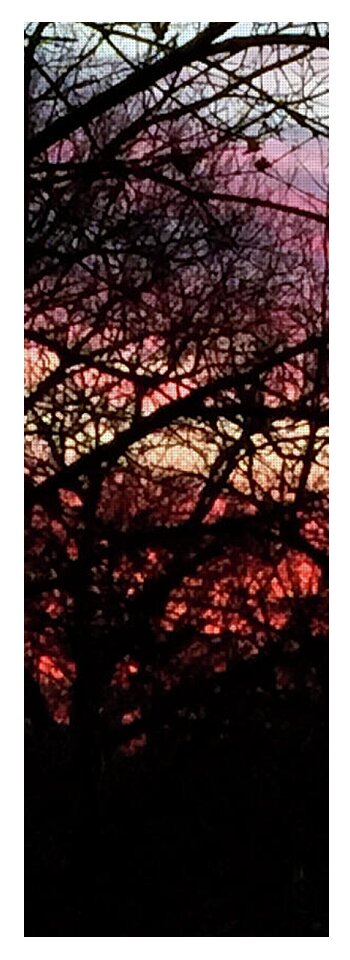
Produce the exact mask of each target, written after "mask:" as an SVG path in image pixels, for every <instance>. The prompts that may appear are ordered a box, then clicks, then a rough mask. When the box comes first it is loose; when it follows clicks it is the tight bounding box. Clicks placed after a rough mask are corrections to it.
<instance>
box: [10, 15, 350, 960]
mask: <svg viewBox="0 0 350 960" xmlns="http://www.w3.org/2000/svg"><path fill="white" fill-rule="evenodd" d="M25 6H27V5H25ZM47 6H48V5H47V3H45V4H44V3H43V2H40V3H33V4H32V5H31V9H30V12H29V18H30V17H32V18H33V16H34V15H35V16H38V14H40V13H41V12H45V13H47V12H48V11H47ZM49 6H50V13H51V14H52V5H49ZM306 6H307V7H308V11H307V13H306ZM311 6H312V7H313V8H314V9H313V16H314V18H315V20H318V21H320V20H326V21H327V20H329V19H330V17H329V11H327V10H325V9H324V7H325V4H323V3H322V4H306V3H305V2H304V3H302V4H301V3H294V4H293V5H292V8H291V6H290V5H288V11H287V13H286V18H287V17H288V16H290V15H291V13H292V14H294V17H295V18H296V15H297V14H298V13H299V14H300V16H299V17H298V18H297V19H299V20H300V21H301V22H303V21H306V20H308V19H311V14H310V12H309V10H310V7H311ZM54 7H55V9H56V12H57V19H58V20H60V21H70V20H71V16H72V12H73V7H74V12H75V13H76V12H77V10H80V12H82V13H83V14H84V15H85V16H86V15H87V14H88V11H89V9H91V11H92V13H96V12H98V13H99V14H103V16H102V17H101V19H106V20H113V17H114V15H115V13H116V12H119V11H118V9H116V4H115V2H114V3H113V4H112V3H99V5H98V8H96V3H90V2H89V3H87V2H85V3H84V4H75V3H72V2H70V3H66V2H65V0H62V2H60V3H59V4H55V5H54ZM117 7H118V4H117ZM146 9H147V14H148V16H153V18H154V19H155V20H156V19H160V15H162V16H165V15H167V16H170V19H172V20H178V19H181V17H182V16H184V17H185V18H186V19H188V18H189V15H191V17H190V19H191V20H196V19H197V18H198V19H204V18H205V15H207V19H208V20H209V18H210V17H212V16H213V15H214V14H215V16H216V17H218V14H220V15H222V17H223V20H224V19H225V16H227V15H228V13H231V12H234V14H235V15H236V14H237V12H238V11H237V9H236V8H235V9H234V10H232V9H231V4H228V3H222V2H216V3H215V7H214V5H210V4H207V3H203V2H198V0H197V2H196V3H188V2H186V3H184V2H182V0H179V2H177V3H176V4H164V3H160V2H157V3H149V5H148V6H147V8H146ZM7 11H8V12H7ZM128 11H130V12H131V13H132V15H133V16H138V17H140V16H141V13H143V14H145V4H144V3H142V4H141V3H129V4H128ZM242 12H243V14H244V20H245V21H246V20H247V18H248V16H249V18H250V19H251V20H260V19H261V14H262V13H264V14H265V18H266V20H274V19H281V4H280V3H279V4H278V5H277V4H271V3H267V4H266V5H263V9H262V4H261V3H253V4H249V3H245V4H244V7H243V11H242ZM157 14H158V17H157ZM267 14H270V16H269V17H268V16H266V15H267ZM26 19H28V10H27V9H25V10H24V11H23V16H22V11H21V10H18V9H16V8H15V7H14V5H11V7H10V6H8V5H7V4H6V5H5V7H4V11H3V15H2V57H1V68H2V70H3V77H2V83H1V86H0V89H1V91H2V111H1V121H2V137H1V144H2V146H1V163H2V175H1V178H0V184H1V191H2V198H1V200H2V204H1V213H2V216H1V232H0V238H1V242H2V251H1V254H2V255H1V261H0V262H1V264H5V268H4V270H3V273H2V302H1V307H2V309H1V321H2V334H3V337H2V355H3V362H2V367H1V377H0V382H1V389H2V391H3V396H2V402H1V406H0V409H1V411H2V422H1V430H2V434H1V441H2V442H1V450H2V453H3V458H2V468H1V470H0V477H1V484H2V490H1V499H0V503H1V506H2V527H1V529H2V532H3V537H2V544H1V546H2V549H1V551H0V556H1V561H2V565H3V569H2V570H1V580H0V583H1V585H4V590H3V601H2V616H1V627H2V629H1V637H2V648H3V662H2V670H3V673H2V677H3V681H2V689H1V711H2V712H1V722H0V730H1V734H2V751H1V773H2V778H1V779H2V786H1V793H0V797H1V802H2V810H1V817H0V824H1V827H2V837H1V847H0V849H1V854H2V855H1V867H2V871H3V876H2V880H3V887H2V898H1V914H2V924H1V926H2V930H1V934H0V936H1V943H2V944H3V955H4V956H6V957H7V956H9V955H12V954H13V953H17V951H18V952H19V955H20V956H25V957H27V956H28V957H33V958H34V957H35V958H38V960H39V958H41V957H42V958H44V957H45V960H46V957H47V955H48V954H49V955H50V956H53V957H55V956H56V955H57V957H58V955H59V953H61V950H62V948H60V947H59V946H58V947H56V948H55V947H52V946H51V947H50V946H49V943H48V941H49V940H51V939H61V938H48V937H31V938H27V939H25V940H24V939H23V928H22V916H23V897H22V888H23V880H22V848H23V830H22V819H23V818H22V795H23V779H22V767H23V763H22V756H23V748H22V736H23V734H22V731H23V723H22V710H23V707H22V633H23V617H22V591H21V584H22V569H23V554H22V529H23V514H22V508H21V506H20V504H22V478H21V476H22V352H23V348H22V300H23V296H22V288H23V283H22V276H23V272H22V263H23V261H22V229H21V228H22V209H23V190H22V181H23V170H22V167H23V164H22V155H23V146H22V140H23V135H22V122H21V118H22V116H23V103H22V101H23V93H22V91H23V72H22V29H23V22H24V20H26ZM185 22H186V20H185ZM349 26H350V22H349V16H348V15H346V14H345V15H344V14H342V13H340V11H339V17H338V18H337V19H336V20H334V21H333V22H332V19H331V82H332V91H333V92H332V95H331V107H332V109H331V118H332V139H331V320H332V323H331V331H332V335H331V399H332V405H331V406H332V416H331V446H332V450H333V458H332V473H331V493H332V509H331V520H332V524H331V557H332V562H331V718H332V723H331V785H332V786H331V931H330V938H329V939H328V938H327V939H326V943H325V944H324V946H323V947H322V945H319V947H318V948H314V949H318V952H319V954H320V955H321V956H322V955H325V953H327V954H328V951H329V949H331V951H332V952H333V950H335V953H336V956H339V957H343V956H344V957H345V956H346V955H349V944H350V938H349V928H348V909H349V907H348V901H349V887H350V881H349V872H350V849H349V818H350V803H349V800H350V797H349V744H348V735H347V729H348V723H347V721H348V713H347V706H348V702H349V699H350V687H349V684H350V669H349V643H350V635H349V634H350V631H349V629H348V624H349V610H348V605H349V598H350V584H349V572H348V571H350V564H349V557H348V552H349V547H348V544H349V541H350V536H349V534H350V530H349V515H348V503H349V493H348V488H349V461H350V456H349V439H348V437H349V433H350V427H349V417H350V404H349V391H348V389H347V388H348V384H349V377H350V373H349V364H350V338H349V325H350V315H349V314H350V312H349V305H348V301H349V291H348V282H349V281H348V277H349V273H350V264H349V252H348V248H349V225H350V215H349V214H350V211H349V196H348V194H349V187H348V185H349V158H350V150H349V139H350V137H349V97H350V84H349V59H350V48H349V36H350V31H349ZM20 598H21V599H20ZM62 939H65V940H67V941H70V940H72V941H73V939H76V938H70V937H64V938H62ZM77 939H78V940H79V941H88V940H98V941H99V946H98V950H99V951H100V950H102V951H103V954H104V956H106V957H109V956H111V957H112V956H113V957H114V956H115V955H116V953H117V952H118V954H121V955H122V956H123V958H124V957H125V958H126V960H128V958H129V956H130V957H132V956H133V955H134V951H135V952H136V951H137V946H136V945H135V946H134V943H133V941H136V940H137V939H139V938H136V937H104V938H102V937H79V938H77ZM102 939H104V940H105V941H106V946H105V947H102ZM140 939H141V940H142V941H143V943H142V947H140V948H139V949H141V950H142V954H146V955H149V957H150V958H151V957H152V958H153V957H155V956H157V955H159V957H161V956H163V954H164V951H166V952H167V954H168V956H169V957H175V956H177V955H178V953H181V954H182V953H183V951H185V953H187V951H188V955H189V954H190V952H191V953H192V954H193V952H195V953H196V952H197V950H198V953H199V954H200V955H201V954H202V951H203V952H204V954H205V953H206V951H208V956H209V954H211V952H212V949H213V947H210V946H208V947H207V946H206V945H205V943H203V942H202V941H207V940H208V941H209V940H215V941H217V940H222V941H223V946H222V947H221V948H220V946H218V945H217V947H216V948H215V950H219V952H220V953H221V954H222V956H226V955H227V956H229V955H230V954H231V952H232V951H235V950H236V951H237V950H238V948H237V947H236V948H235V947H233V946H232V947H230V946H229V944H228V943H227V941H228V940H231V939H232V938H226V937H223V938H219V937H208V938H203V937H194V938H186V937H179V938H175V937H167V938H163V937H146V938H143V937H142V938H140ZM175 939H178V940H179V941H181V945H179V946H178V947H177V946H176V945H175V944H173V942H171V944H170V943H168V944H165V940H168V941H173V940H175ZM235 939H240V940H242V939H244V940H247V939H251V938H242V937H241V938H235ZM260 939H261V938H260ZM280 939H282V938H279V937H277V938H276V937H266V938H264V940H266V941H269V942H268V945H267V946H266V947H264V946H263V945H260V947H259V948H258V950H259V954H260V953H262V956H263V957H264V955H266V956H268V957H269V958H270V957H271V956H274V955H276V957H277V955H278V956H280V953H281V949H282V950H284V953H285V956H286V957H287V958H288V957H289V956H290V957H291V956H292V953H293V960H294V953H295V947H293V946H291V947H288V946H285V947H284V948H283V947H281V944H280V942H279V941H280ZM288 939H298V940H300V938H294V937H292V938H288ZM301 939H303V940H304V939H308V938H301ZM314 939H316V938H314ZM117 940H118V941H119V946H117V944H116V942H115V941H117ZM146 940H148V941H150V946H149V947H147V946H146V942H145V941H146ZM190 940H195V941H196V946H194V945H193V946H192V945H191V944H190V943H189V941H190ZM30 941H35V946H34V947H32V946H31V945H30ZM39 941H41V942H42V944H43V946H42V947H40V945H39ZM275 941H277V943H276V946H274V942H275ZM158 943H159V946H158ZM187 943H188V945H187ZM346 943H348V948H346ZM22 944H23V945H24V947H22ZM107 944H108V946H107ZM129 944H130V945H129ZM66 949H67V948H66ZM83 949H84V952H85V953H86V951H87V953H88V955H89V953H90V951H91V955H92V954H93V953H95V952H96V948H94V947H87V944H86V943H85V947H84V948H83ZM250 949H254V948H250V947H249V946H248V945H247V946H244V945H242V944H241V945H240V947H239V950H238V955H239V956H240V957H245V956H247V955H248V954H249V951H250ZM74 950H76V948H75V947H74V945H72V947H69V948H68V952H69V954H71V955H72V956H73V951H74ZM299 950H300V948H299ZM309 952H310V948H309V949H308V948H307V946H306V947H304V946H302V947H301V953H302V955H303V954H305V956H306V955H307V954H309Z"/></svg>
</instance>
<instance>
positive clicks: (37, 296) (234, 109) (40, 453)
mask: <svg viewBox="0 0 350 960" xmlns="http://www.w3.org/2000/svg"><path fill="white" fill-rule="evenodd" d="M327 46H328V36H327V25H326V24H323V23H322V24H314V23H305V24H301V25H300V24H284V23H253V24H252V25H251V29H250V31H249V33H247V32H246V25H245V24H236V23H208V24H196V23H188V24H180V23H159V24H156V23H133V24H130V23H129V24H128V23H126V24H121V23H102V22H101V23H99V22H98V23H28V24H27V25H26V31H25V132H26V160H25V191H26V206H25V222H26V248H25V263H26V317H25V323H26V327H25V329H26V397H25V409H26V481H25V500H26V538H27V565H26V617H27V625H26V626H27V629H26V666H27V670H28V671H29V673H28V676H29V675H30V677H31V685H32V687H33V686H34V685H35V682H37V683H38V684H39V685H40V687H41V690H42V692H43V693H44V694H45V696H46V697H47V700H48V703H49V707H50V710H51V712H52V713H53V715H54V716H55V717H56V719H57V720H63V721H64V722H67V721H68V720H69V721H70V729H71V731H72V736H73V738H74V742H75V745H76V751H77V752H76V754H75V756H76V758H77V761H76V762H77V764H78V767H77V769H79V776H80V777H81V782H82V783H84V795H85V797H86V796H87V795H88V792H89V787H88V784H90V789H91V791H92V793H94V790H95V792H96V789H97V784H98V783H99V778H100V775H101V771H103V769H104V763H105V760H104V757H105V756H106V755H107V753H108V751H109V753H108V755H109V754H110V753H112V754H115V751H118V750H120V751H122V752H123V751H124V752H125V751H126V752H129V753H131V752H132V751H133V750H137V749H138V748H140V747H141V748H142V747H145V746H148V748H149V749H150V750H152V749H154V750H158V749H160V744H161V743H163V742H165V741H166V742H169V743H170V740H171V737H175V738H176V737H178V738H180V739H181V738H183V739H186V738H190V739H192V738H193V737H194V736H196V735H197V734H196V732H195V731H197V733H198V729H199V728H200V729H201V730H202V735H203V731H204V730H205V731H206V732H205V734H204V736H205V737H206V738H207V739H208V742H209V740H210V737H211V736H212V731H213V730H217V731H218V735H220V736H226V732H227V731H226V732H225V730H226V728H225V724H226V725H227V724H228V723H229V720H228V719H227V718H228V716H229V714H227V713H226V714H225V710H226V707H224V706H223V705H224V703H225V702H226V701H225V696H226V694H225V689H226V687H225V684H226V685H227V684H228V688H227V690H228V691H229V690H231V693H232V689H233V688H234V689H235V690H236V694H235V697H236V704H238V703H239V697H240V696H241V695H242V694H241V693H240V691H245V692H246V691H247V689H248V688H249V687H251V688H252V689H253V688H254V689H255V690H256V689H257V688H259V689H262V690H265V692H267V691H268V690H276V689H277V690H284V689H295V688H297V689H298V690H304V691H305V690H306V689H307V690H309V692H310V696H311V697H313V698H314V699H316V700H317V697H318V696H319V695H320V693H319V692H320V689H321V687H322V690H323V689H324V680H325V676H326V666H325V664H326V660H325V655H324V653H323V650H324V640H325V638H326V635H327V625H326V617H327V606H326V586H327V528H326V525H327V474H326V468H327V461H326V450H327V423H328V408H327V331H328V316H327V182H326V180H327V178H326V173H327V149H326V134H327V126H326V124H327V120H326V109H327V96H326V83H327ZM218 682H219V684H220V690H221V701H220V702H221V707H220V711H219V714H218V707H217V703H218V698H217V696H216V694H215V690H216V688H217V684H218ZM320 684H321V687H320ZM232 685H233V686H232ZM244 695H246V694H245V693H244ZM33 696H34V695H33ZM34 699H35V697H34ZM34 699H33V701H32V702H33V703H34ZM38 702H39V701H38ZM229 702H230V694H229V692H227V704H228V703H229ZM227 709H229V710H232V704H231V706H230V707H227ZM235 709H237V710H238V709H239V708H238V706H236V707H235ZM222 711H223V712H222ZM39 712H40V711H39ZM93 785H94V787H93ZM90 814H91V809H90Z"/></svg>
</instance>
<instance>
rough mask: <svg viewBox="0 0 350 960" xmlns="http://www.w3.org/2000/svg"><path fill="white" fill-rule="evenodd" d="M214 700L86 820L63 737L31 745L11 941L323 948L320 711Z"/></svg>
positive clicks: (140, 761) (155, 746)
mask: <svg viewBox="0 0 350 960" xmlns="http://www.w3.org/2000/svg"><path fill="white" fill-rule="evenodd" d="M228 692H229V691H228V690H226V693H225V690H224V688H222V690H221V694H220V696H219V697H218V698H217V704H218V705H219V706H218V707H217V708H216V715H215V714H213V711H212V712H211V720H210V723H209V722H207V723H206V722H202V723H201V724H200V723H197V724H196V723H195V724H194V725H193V719H192V721H191V720H188V721H187V722H185V721H184V722H183V724H182V726H181V727H179V728H178V729H176V731H174V730H173V731H172V733H171V734H170V732H168V733H167V735H166V736H164V737H163V740H162V742H160V739H159V738H158V740H157V741H156V740H155V739H154V740H153V741H151V743H150V745H149V746H148V748H147V749H145V750H141V751H139V752H138V753H137V754H136V755H134V756H133V757H129V758H127V757H121V756H118V755H117V756H115V757H114V759H113V761H110V762H109V763H108V764H107V767H106V768H105V771H104V776H103V778H102V779H100V782H99V787H98V791H96V792H95V794H94V796H92V798H91V803H90V805H89V804H86V803H85V799H86V798H84V797H83V798H82V796H81V789H80V785H79V783H77V777H76V770H75V767H74V763H73V761H72V752H71V744H70V735H69V733H68V731H67V730H66V731H62V729H61V730H59V729H57V731H54V732H52V733H45V734H43V733H40V734H39V733H38V732H36V733H35V732H34V731H33V730H32V731H31V733H30V734H29V735H28V736H27V745H26V858H25V867H26V869H25V876H26V881H25V885H26V890H25V903H26V912H25V936H232V937H234V936H328V836H327V832H328V742H327V740H328V737H327V707H326V704H325V701H324V698H316V701H315V700H314V699H313V698H312V697H310V696H306V695H305V694H300V693H298V694H296V693H295V692H294V693H293V692H288V693H279V694H278V695H277V694H275V695H274V696H273V697H272V698H271V697H270V698H269V699H268V698H264V696H263V695H262V693H260V694H259V693H258V692H256V691H255V692H254V694H250V695H248V693H247V692H246V693H244V694H243V693H242V694H241V696H240V698H238V700H237V701H235V704H234V706H232V703H231V704H230V710H229V712H228V711H227V709H226V711H225V710H224V704H225V703H226V707H227V702H228V696H227V695H228ZM191 730H194V731H195V732H194V733H191V732H190V731H191ZM187 738H190V739H187ZM96 784H97V781H95V786H96Z"/></svg>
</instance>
